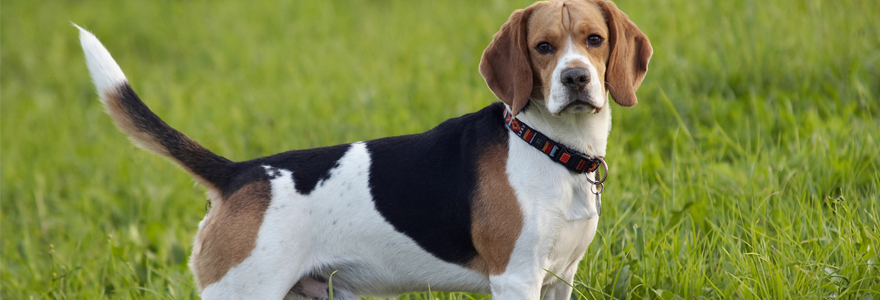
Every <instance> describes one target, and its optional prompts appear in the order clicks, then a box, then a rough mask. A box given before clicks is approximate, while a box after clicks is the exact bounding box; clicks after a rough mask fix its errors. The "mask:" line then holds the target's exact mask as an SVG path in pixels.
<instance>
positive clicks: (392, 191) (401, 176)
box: [367, 102, 508, 264]
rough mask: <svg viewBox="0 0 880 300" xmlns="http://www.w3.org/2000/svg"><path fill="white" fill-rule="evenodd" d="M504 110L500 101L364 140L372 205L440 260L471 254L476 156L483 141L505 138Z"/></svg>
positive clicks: (459, 260)
mask: <svg viewBox="0 0 880 300" xmlns="http://www.w3.org/2000/svg"><path fill="white" fill-rule="evenodd" d="M503 111H504V106H503V105H502V104H501V103H500V102H499V103H495V104H493V105H490V106H488V107H486V108H484V109H482V110H480V111H478V112H476V113H472V114H468V115H465V116H462V117H459V118H455V119H450V120H447V121H446V122H443V123H442V124H440V125H438V126H437V127H435V128H434V129H432V130H430V131H428V132H425V133H422V134H415V135H407V136H398V137H389V138H383V139H378V140H373V141H368V142H367V149H368V150H369V152H370V157H371V160H372V163H371V165H370V190H371V192H372V194H373V199H374V201H375V204H376V208H377V209H378V210H379V212H380V213H381V214H382V216H383V217H384V218H385V219H386V220H387V221H388V222H389V223H391V224H392V225H394V228H395V229H396V230H397V231H399V232H402V233H403V234H406V235H407V236H409V237H410V238H411V239H413V240H414V241H415V242H416V243H417V244H418V245H419V246H420V247H422V249H424V250H426V251H428V252H430V253H431V254H433V255H434V256H436V257H438V258H440V259H442V260H444V261H447V262H451V263H457V264H465V263H467V262H468V261H470V260H471V259H472V258H473V257H474V256H475V255H476V250H475V249H474V245H473V241H472V239H471V199H472V198H473V195H474V193H475V192H476V188H477V187H476V181H477V159H478V157H479V155H480V154H481V153H482V152H483V149H485V148H486V147H487V146H489V145H492V144H506V143H507V137H508V133H507V129H506V128H505V127H504V118H503Z"/></svg>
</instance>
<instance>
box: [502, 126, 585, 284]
mask: <svg viewBox="0 0 880 300" xmlns="http://www.w3.org/2000/svg"><path fill="white" fill-rule="evenodd" d="M514 141H516V140H514ZM510 158H511V160H510V161H509V162H508V164H507V168H508V176H509V179H510V181H511V185H512V186H513V187H514V189H515V190H516V191H517V198H518V200H519V202H520V205H521V206H522V209H523V214H524V215H525V216H526V219H527V221H526V223H529V224H527V225H526V226H525V227H526V228H525V230H526V231H532V232H524V234H533V235H534V236H535V238H536V240H537V241H538V243H539V244H540V245H549V247H548V248H546V249H545V250H544V251H542V252H543V253H545V255H546V256H544V259H545V261H544V262H543V263H542V265H543V266H544V268H545V269H547V270H548V271H550V272H552V273H553V274H557V275H562V274H563V273H565V272H567V271H569V270H571V268H573V267H577V266H576V264H577V262H578V261H580V259H581V258H582V257H583V255H584V252H585V251H586V249H587V247H588V246H589V244H590V242H591V241H592V240H593V237H594V236H595V233H596V227H597V224H598V220H599V218H598V210H597V207H596V196H595V195H594V194H593V193H591V192H590V186H589V183H588V182H587V180H586V176H587V175H574V174H572V173H571V172H569V171H568V170H567V169H565V168H564V167H563V166H561V165H559V164H556V163H555V162H553V161H551V160H550V159H548V158H547V157H546V156H544V155H543V153H540V152H539V151H535V149H533V148H530V146H528V145H527V144H525V143H511V144H510ZM548 276H549V277H548V278H547V279H548V280H551V279H552V278H555V277H554V276H552V275H548Z"/></svg>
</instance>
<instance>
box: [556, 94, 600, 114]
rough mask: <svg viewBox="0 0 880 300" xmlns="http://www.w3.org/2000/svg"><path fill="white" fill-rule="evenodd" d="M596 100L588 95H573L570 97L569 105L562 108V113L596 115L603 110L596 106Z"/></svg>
mask: <svg viewBox="0 0 880 300" xmlns="http://www.w3.org/2000/svg"><path fill="white" fill-rule="evenodd" d="M593 100H594V99H593V98H592V97H590V95H589V94H587V93H572V94H569V96H568V103H567V104H565V106H563V107H562V110H561V111H560V112H565V113H573V114H580V113H591V114H596V113H599V111H601V110H602V108H601V107H597V106H596V105H595V104H594V101H593Z"/></svg>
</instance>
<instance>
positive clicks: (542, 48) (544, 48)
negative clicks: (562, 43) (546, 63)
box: [535, 42, 553, 54]
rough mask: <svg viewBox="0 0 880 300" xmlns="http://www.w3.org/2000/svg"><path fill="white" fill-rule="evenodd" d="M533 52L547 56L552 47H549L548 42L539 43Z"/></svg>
mask: <svg viewBox="0 0 880 300" xmlns="http://www.w3.org/2000/svg"><path fill="white" fill-rule="evenodd" d="M535 50H536V51H538V53H541V54H547V53H550V52H553V45H550V43H548V42H541V43H539V44H538V45H537V46H535Z"/></svg>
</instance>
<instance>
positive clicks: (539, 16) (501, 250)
mask: <svg viewBox="0 0 880 300" xmlns="http://www.w3.org/2000/svg"><path fill="white" fill-rule="evenodd" d="M80 39H81V42H82V47H83V50H84V52H85V57H86V61H87V66H88V69H89V72H90V73H91V76H92V79H93V81H94V83H95V86H96V87H97V90H98V94H99V96H100V99H101V101H102V102H103V104H104V106H105V108H106V110H107V112H108V113H109V114H110V116H111V117H112V118H113V119H114V120H115V121H116V124H117V126H118V127H119V128H120V129H121V130H122V131H123V132H125V133H126V134H128V135H129V136H130V137H131V139H132V140H133V141H134V142H135V143H136V144H137V145H139V146H140V147H143V148H145V149H147V150H149V151H152V152H155V153H158V154H161V155H163V156H166V157H168V158H170V159H171V160H173V161H174V162H176V163H177V164H179V165H180V166H181V167H183V168H184V169H185V170H186V171H187V172H189V173H190V174H191V175H192V176H193V177H194V178H195V179H196V180H197V181H198V182H199V183H200V184H202V185H204V186H205V187H207V189H208V194H209V196H210V199H211V200H212V203H213V206H212V207H211V208H210V210H209V211H208V213H207V215H206V216H205V218H204V220H202V221H201V222H200V223H199V229H198V233H197V234H196V237H195V241H194V246H193V252H192V257H191V258H190V261H189V266H190V268H191V269H192V272H193V274H194V275H195V281H196V283H197V284H198V287H199V290H200V294H201V297H202V298H204V299H243V298H248V299H281V298H288V299H328V298H329V297H330V293H332V295H333V297H334V298H335V299H343V300H345V299H358V295H370V296H393V295H396V294H400V293H406V292H412V291H425V290H428V289H430V290H433V291H465V292H472V293H491V294H492V297H493V298H494V299H540V298H542V297H543V298H544V299H569V297H570V295H571V293H572V288H571V287H570V286H569V284H568V283H570V282H571V281H572V279H573V278H574V275H575V272H576V270H577V266H578V262H580V260H581V259H582V258H583V256H584V253H585V251H586V248H587V246H588V245H589V244H590V241H591V240H592V239H593V236H594V235H595V232H596V225H597V223H598V222H599V204H600V203H599V202H598V200H599V199H598V189H599V188H600V186H599V185H601V183H599V182H596V181H595V180H593V179H592V178H596V177H592V176H594V173H595V172H598V171H597V170H600V169H601V167H602V164H603V163H604V161H603V160H602V157H604V156H605V154H606V153H605V149H606V143H607V138H608V133H609V130H610V129H611V108H610V104H609V101H608V97H607V95H608V94H609V93H610V94H611V97H612V98H613V99H614V100H615V102H617V103H618V104H619V105H621V106H633V105H635V104H636V102H637V101H636V94H635V91H636V89H637V88H638V87H639V85H640V83H641V82H642V79H643V78H644V76H645V73H646V72H647V67H648V60H649V59H650V57H651V54H652V48H651V44H650V42H649V41H648V38H647V37H646V36H645V35H644V34H643V33H642V32H641V31H640V30H639V28H638V27H636V25H635V24H633V22H631V21H630V20H629V19H628V17H627V16H626V15H625V14H624V13H623V12H621V11H620V10H618V9H617V7H616V6H615V5H614V4H613V3H612V2H609V1H600V0H568V1H542V2H538V3H535V4H533V5H531V6H529V7H527V8H525V9H520V10H516V11H514V12H513V14H512V15H511V16H510V19H509V20H508V21H507V23H505V24H504V25H503V26H502V27H501V30H500V31H498V33H496V34H495V36H494V39H493V40H492V42H491V43H490V44H489V46H488V47H487V48H486V50H485V51H484V52H483V56H482V59H481V61H480V66H479V70H480V73H481V74H482V75H483V78H484V79H485V80H486V83H487V85H488V86H489V88H490V89H491V90H492V92H493V93H494V94H495V95H496V96H497V97H498V99H500V100H501V102H496V103H494V104H491V105H489V106H487V107H486V108H483V109H481V110H480V111H477V112H474V113H471V114H467V115H464V116H461V117H458V118H454V119H450V120H447V121H445V122H443V123H441V124H440V125H438V126H437V127H435V128H433V129H431V130H429V131H427V132H424V133H420V134H413V135H406V136H397V137H388V138H382V139H377V140H371V141H365V142H355V143H351V144H345V145H336V146H330V147H324V148H316V149H306V150H293V151H288V152H284V153H280V154H275V155H271V156H267V157H262V158H257V159H253V160H248V161H242V162H234V161H230V160H228V159H226V158H223V157H221V156H219V155H217V154H214V153H212V152H211V151H209V150H207V149H205V148H204V147H202V146H200V145H199V144H198V143H196V142H195V141H193V140H191V139H190V138H188V137H187V136H186V135H184V134H182V133H180V132H179V131H177V130H175V129H173V128H171V127H170V126H169V125H168V124H166V123H165V122H163V121H162V120H161V119H160V118H159V117H158V116H156V115H155V114H154V113H153V112H151V111H150V109H149V108H147V106H146V105H145V104H144V103H143V102H141V100H140V99H139V98H138V96H137V95H136V94H135V92H134V91H133V90H132V88H131V86H130V85H129V84H128V81H127V79H126V77H125V75H123V73H122V70H121V69H120V68H119V66H118V65H117V64H116V62H115V61H114V60H113V58H112V57H111V56H110V54H109V53H108V52H107V50H106V49H105V48H104V46H103V45H101V43H100V42H99V41H98V40H97V38H95V36H94V35H92V34H91V33H89V32H87V31H85V30H83V29H82V28H80ZM606 171H607V169H606ZM591 182H594V183H591ZM557 276H558V277H557ZM558 278H561V280H560V279H558ZM331 283H332V288H331Z"/></svg>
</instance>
